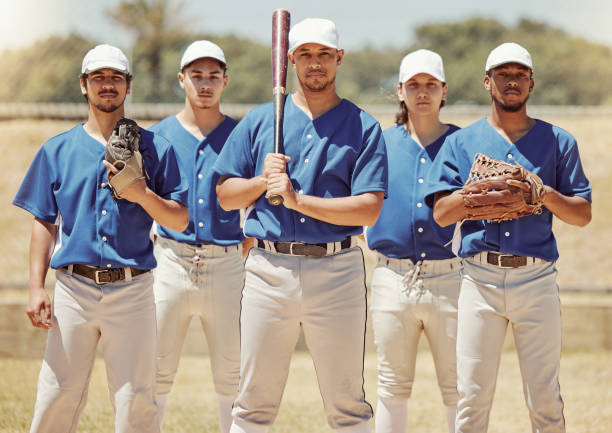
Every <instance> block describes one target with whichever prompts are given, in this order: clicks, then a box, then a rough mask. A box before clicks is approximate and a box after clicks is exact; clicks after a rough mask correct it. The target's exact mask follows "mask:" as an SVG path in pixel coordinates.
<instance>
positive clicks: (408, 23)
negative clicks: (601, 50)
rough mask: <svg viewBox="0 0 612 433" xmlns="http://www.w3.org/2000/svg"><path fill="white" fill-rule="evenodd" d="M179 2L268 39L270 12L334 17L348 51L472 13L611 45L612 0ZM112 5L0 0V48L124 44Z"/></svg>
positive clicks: (206, 25)
mask: <svg viewBox="0 0 612 433" xmlns="http://www.w3.org/2000/svg"><path fill="white" fill-rule="evenodd" d="M175 1H176V0H175ZM183 1H184V4H185V5H184V8H183V11H184V13H183V16H184V17H186V18H188V19H189V20H191V24H190V25H191V30H193V31H195V32H205V33H212V34H219V35H222V34H229V33H233V34H236V35H239V36H244V37H249V38H251V39H255V40H257V41H259V42H263V43H269V41H270V39H271V15H272V11H273V10H274V9H275V8H279V7H283V8H285V9H288V10H289V11H290V12H291V20H292V23H296V22H298V21H300V20H301V19H303V18H306V17H321V18H330V19H332V20H333V21H335V22H336V25H337V27H338V31H339V34H340V44H341V46H342V47H343V48H345V49H347V50H350V49H359V48H360V47H362V46H364V45H366V44H367V45H370V46H372V47H375V48H378V47H383V46H388V45H392V46H394V47H402V46H404V45H409V44H410V43H411V42H413V37H414V35H413V31H414V29H415V28H416V27H418V26H420V25H423V24H428V23H434V22H454V21H460V20H463V19H466V18H468V17H473V16H480V17H486V18H494V19H496V20H498V21H501V22H502V23H504V24H507V25H512V24H515V23H516V22H517V21H518V20H519V18H522V17H526V18H530V19H533V20H538V21H543V22H545V23H547V24H549V25H551V26H555V27H559V28H562V29H563V30H565V31H566V32H568V33H570V34H572V35H575V36H580V37H584V38H585V39H588V40H590V41H593V42H600V43H604V44H608V45H610V46H612V25H610V20H611V19H612V1H610V0H513V1H508V2H497V1H495V0H467V1H462V0H437V1H423V0H420V1H409V0H404V1H393V0H369V1H368V0H306V1H295V0H283V1H280V0H250V1H231V0H226V1H223V0H215V1H206V0H183ZM117 3H119V0H94V1H91V0H46V1H42V0H0V51H2V50H4V49H5V48H9V49H11V48H20V47H24V46H28V45H30V44H31V43H32V42H34V41H36V40H39V39H44V38H46V37H48V36H50V35H67V34H69V33H70V32H77V33H79V34H81V35H83V36H86V37H88V38H91V39H92V40H95V41H98V42H100V43H102V42H104V43H110V44H113V45H117V46H119V47H121V48H123V49H129V47H130V45H131V43H132V41H133V34H132V33H130V32H129V31H127V30H124V29H123V28H120V27H117V26H116V25H115V24H113V22H112V21H111V20H110V19H109V18H108V16H107V14H106V11H107V10H108V9H110V8H112V7H113V6H114V5H116V4H117Z"/></svg>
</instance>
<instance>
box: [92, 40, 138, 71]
mask: <svg viewBox="0 0 612 433" xmlns="http://www.w3.org/2000/svg"><path fill="white" fill-rule="evenodd" d="M104 68H110V69H114V70H116V71H119V72H122V73H124V74H129V73H130V62H128V59H127V57H125V54H123V51H121V50H120V49H119V48H117V47H113V46H112V45H106V44H103V45H98V46H96V47H94V48H92V49H91V50H89V51H88V52H87V54H85V57H83V65H82V66H81V73H82V74H89V73H90V72H93V71H97V70H98V69H104Z"/></svg>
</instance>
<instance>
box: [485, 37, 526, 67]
mask: <svg viewBox="0 0 612 433" xmlns="http://www.w3.org/2000/svg"><path fill="white" fill-rule="evenodd" d="M506 63H518V64H520V65H523V66H526V67H528V68H529V69H531V70H533V62H532V61H531V55H530V54H529V51H527V50H526V49H525V48H523V47H522V46H520V45H519V44H516V43H514V42H506V43H503V44H501V45H500V46H498V47H497V48H494V49H493V51H491V53H490V54H489V57H487V63H486V65H485V72H489V71H490V70H491V69H493V68H497V67H498V66H500V65H503V64H506Z"/></svg>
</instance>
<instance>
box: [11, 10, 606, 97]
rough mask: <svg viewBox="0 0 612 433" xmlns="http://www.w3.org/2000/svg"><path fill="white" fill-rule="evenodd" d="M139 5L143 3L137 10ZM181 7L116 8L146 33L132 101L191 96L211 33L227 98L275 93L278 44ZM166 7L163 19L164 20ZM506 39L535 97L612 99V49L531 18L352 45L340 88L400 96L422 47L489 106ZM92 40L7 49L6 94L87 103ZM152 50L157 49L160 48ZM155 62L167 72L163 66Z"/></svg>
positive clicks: (136, 59) (453, 80)
mask: <svg viewBox="0 0 612 433" xmlns="http://www.w3.org/2000/svg"><path fill="white" fill-rule="evenodd" d="M136 6H137V7H138V8H141V9H134V8H136ZM180 6H182V3H178V2H176V1H175V2H172V1H171V0H147V1H145V0H132V1H122V2H121V3H119V5H118V7H117V9H116V10H115V11H114V12H117V13H118V11H119V9H120V8H124V9H122V10H123V12H122V14H121V17H122V18H121V19H124V20H125V21H124V22H125V23H127V22H133V26H132V27H130V28H132V29H134V31H139V32H140V33H141V36H138V37H137V38H136V41H135V43H134V47H133V49H132V53H130V52H129V51H128V52H126V54H128V57H131V58H132V59H131V60H132V63H133V70H134V71H135V73H134V82H133V85H132V90H133V99H132V100H133V101H134V102H180V101H182V100H183V99H184V93H183V91H182V90H181V89H180V87H179V86H178V83H177V79H176V74H177V72H178V69H179V62H180V59H181V56H182V54H183V51H184V50H185V48H186V47H187V45H188V44H190V43H191V42H193V41H194V40H197V39H209V40H211V41H213V42H215V43H217V44H219V46H221V47H222V48H223V50H224V52H225V55H226V58H227V62H228V75H229V77H230V79H229V84H228V88H227V91H226V92H225V94H224V95H223V102H225V103H233V102H235V103H239V102H244V103H261V102H265V101H269V100H271V98H272V94H271V90H270V88H271V66H270V65H271V62H270V46H269V45H268V44H261V43H257V42H254V41H251V40H248V39H245V38H240V37H237V36H233V35H225V36H219V35H211V34H207V33H193V32H192V33H189V32H188V31H187V30H185V29H188V27H189V26H188V25H187V24H185V21H184V20H182V21H181V20H180V19H179V12H180ZM132 7H134V8H132ZM147 7H149V8H151V10H150V11H149V12H147V13H149V15H147V16H146V17H145V18H143V16H144V15H139V13H137V12H136V11H137V10H143V11H145V10H149V9H146V8H147ZM154 11H157V12H154ZM160 11H165V12H164V13H163V14H162V15H163V16H164V18H160V17H159V13H161V12H160ZM143 14H145V12H143ZM145 15H146V14H145ZM128 17H129V20H128ZM130 20H131V21H130ZM136 20H138V21H136ZM152 26H153V27H159V28H161V29H165V30H164V31H163V32H161V31H160V30H159V29H157V30H154V29H152ZM506 41H515V42H518V43H520V44H521V45H523V46H525V47H526V48H527V49H528V50H529V51H530V52H531V54H532V56H533V60H534V78H535V80H536V87H535V91H534V93H533V95H532V97H531V101H532V103H535V104H549V105H599V104H612V80H610V78H609V77H611V76H612V48H611V47H609V46H606V45H602V44H596V43H592V42H589V41H586V40H584V39H582V38H577V37H574V36H571V35H568V34H567V33H565V32H564V31H563V30H562V29H558V28H554V27H551V26H549V25H546V24H544V23H541V22H537V21H533V20H527V19H522V20H520V21H519V22H518V23H517V24H516V25H514V26H505V25H503V24H501V23H499V22H497V21H495V20H492V19H483V18H471V19H468V20H465V21H462V22H455V23H438V24H427V25H423V26H421V27H418V28H417V29H416V30H415V41H414V43H412V44H410V45H407V46H405V47H402V48H395V47H384V48H376V49H375V48H372V47H369V46H366V47H364V48H363V49H361V50H359V51H351V50H346V53H345V56H344V60H343V63H342V66H341V67H340V69H339V70H338V81H337V83H338V91H339V94H340V95H341V96H342V97H345V98H349V99H351V100H353V101H355V102H357V103H360V104H370V103H392V102H395V88H396V86H397V72H398V68H399V64H400V61H401V59H402V57H403V56H404V55H405V54H406V53H408V52H410V51H412V50H414V49H417V48H428V49H431V50H434V51H437V52H438V53H440V55H442V57H443V59H444V66H445V70H446V77H447V81H448V86H449V95H448V104H449V105H452V104H488V103H489V101H490V97H489V95H488V94H487V93H486V91H485V90H484V88H483V85H482V79H483V77H484V64H485V60H486V57H487V55H488V54H489V52H490V51H491V49H492V48H494V47H495V46H496V45H498V44H500V43H502V42H506ZM93 45H95V43H94V42H92V41H90V40H87V39H86V38H83V37H81V36H78V35H70V36H68V37H63V38H62V37H51V38H48V39H46V40H43V41H40V42H37V43H35V44H33V45H32V46H30V47H28V48H23V49H20V50H12V51H8V50H5V51H4V53H2V55H1V56H0V68H2V71H3V72H4V76H5V79H4V80H2V81H0V101H41V102H56V101H58V102H59V101H81V100H82V99H81V94H80V91H79V86H78V81H77V80H76V78H77V77H78V74H79V72H80V65H81V59H82V58H83V55H84V54H85V53H86V52H87V50H88V49H90V48H91V47H92V46H93ZM152 47H157V48H156V50H155V54H153V51H154V50H153V48H152ZM149 54H150V56H149ZM154 64H157V65H158V68H157V69H158V72H154V68H153V66H152V65H154ZM289 69H290V71H289V74H288V82H289V85H288V87H289V89H294V88H295V76H294V75H295V74H294V73H293V71H292V70H291V69H292V67H291V66H290V67H289Z"/></svg>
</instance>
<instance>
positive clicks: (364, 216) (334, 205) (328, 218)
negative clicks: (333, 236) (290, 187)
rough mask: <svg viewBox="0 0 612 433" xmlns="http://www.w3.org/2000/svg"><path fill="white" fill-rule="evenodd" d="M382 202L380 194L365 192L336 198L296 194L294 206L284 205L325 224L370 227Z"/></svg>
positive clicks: (382, 194)
mask: <svg viewBox="0 0 612 433" xmlns="http://www.w3.org/2000/svg"><path fill="white" fill-rule="evenodd" d="M383 200H384V193H382V192H367V193H364V194H359V195H355V196H349V197H337V198H323V197H316V196H312V195H302V194H297V195H296V199H295V204H292V203H290V202H286V203H287V205H289V206H291V207H290V208H292V209H293V210H295V211H297V212H300V213H302V214H304V215H307V216H309V217H311V218H316V219H318V220H321V221H325V222H326V223H330V224H336V225H341V226H372V225H374V224H375V223H376V220H377V219H378V215H379V214H380V209H381V208H382V203H383ZM289 206H288V207H289Z"/></svg>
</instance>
